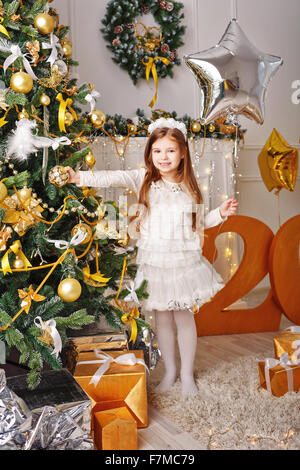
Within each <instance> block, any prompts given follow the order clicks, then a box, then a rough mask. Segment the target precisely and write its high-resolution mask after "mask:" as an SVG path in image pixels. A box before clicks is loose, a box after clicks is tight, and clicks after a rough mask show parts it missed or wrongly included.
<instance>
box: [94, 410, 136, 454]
mask: <svg viewBox="0 0 300 470" xmlns="http://www.w3.org/2000/svg"><path fill="white" fill-rule="evenodd" d="M94 446H95V448H96V449H98V450H137V447H138V436H137V425H136V421H135V419H134V418H133V416H132V415H131V413H130V412H129V411H128V409H127V408H126V407H125V406H122V407H120V408H114V409H112V410H107V411H98V412H97V413H95V429H94Z"/></svg>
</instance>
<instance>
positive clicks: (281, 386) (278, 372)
mask: <svg viewBox="0 0 300 470" xmlns="http://www.w3.org/2000/svg"><path fill="white" fill-rule="evenodd" d="M289 368H291V369H292V370H293V383H294V387H293V391H294V392H297V391H298V390H300V365H289ZM258 369H259V379H260V385H261V387H262V388H264V389H266V390H267V382H266V377H265V361H261V362H258ZM269 374H270V385H271V392H272V395H275V396H276V397H281V396H282V395H285V393H287V392H288V391H289V389H288V377H287V371H286V369H285V368H284V367H283V366H281V365H280V364H278V365H276V366H275V367H271V368H270V369H269ZM291 391H292V390H291Z"/></svg>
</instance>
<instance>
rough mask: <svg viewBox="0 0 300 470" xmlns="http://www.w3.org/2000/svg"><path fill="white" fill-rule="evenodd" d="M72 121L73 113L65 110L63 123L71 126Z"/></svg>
mask: <svg viewBox="0 0 300 470" xmlns="http://www.w3.org/2000/svg"><path fill="white" fill-rule="evenodd" d="M73 122H74V117H73V115H72V114H71V113H69V112H68V111H67V112H66V114H65V125H66V126H71V125H72V124H73Z"/></svg>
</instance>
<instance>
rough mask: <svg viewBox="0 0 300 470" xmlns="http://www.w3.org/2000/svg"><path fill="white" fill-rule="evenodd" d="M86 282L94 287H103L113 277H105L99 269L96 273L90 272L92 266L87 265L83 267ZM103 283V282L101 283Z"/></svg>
mask: <svg viewBox="0 0 300 470" xmlns="http://www.w3.org/2000/svg"><path fill="white" fill-rule="evenodd" d="M82 271H83V274H84V282H85V283H86V284H89V285H90V286H94V287H102V286H105V284H106V283H107V282H108V281H109V280H110V279H111V277H103V274H101V272H100V271H99V270H97V272H96V273H94V274H91V273H90V267H89V266H86V267H85V268H83V270H82ZM99 283H101V284H99Z"/></svg>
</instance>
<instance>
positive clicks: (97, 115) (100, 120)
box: [90, 109, 106, 129]
mask: <svg viewBox="0 0 300 470" xmlns="http://www.w3.org/2000/svg"><path fill="white" fill-rule="evenodd" d="M90 120H91V123H92V124H93V126H94V127H95V128H96V129H99V128H100V127H102V126H103V124H104V123H105V120H106V118H105V114H104V113H103V112H102V111H100V110H99V109H95V110H94V111H92V112H91V114H90Z"/></svg>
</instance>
